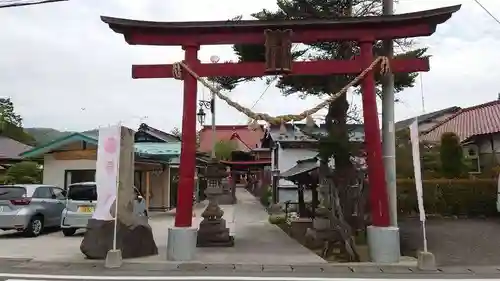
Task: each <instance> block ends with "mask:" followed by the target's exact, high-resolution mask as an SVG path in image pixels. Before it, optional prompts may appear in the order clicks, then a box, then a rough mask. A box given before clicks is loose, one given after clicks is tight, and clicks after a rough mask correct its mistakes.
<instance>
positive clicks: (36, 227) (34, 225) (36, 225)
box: [24, 216, 43, 237]
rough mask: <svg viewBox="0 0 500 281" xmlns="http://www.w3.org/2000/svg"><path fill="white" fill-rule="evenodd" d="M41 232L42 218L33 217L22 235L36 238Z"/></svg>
mask: <svg viewBox="0 0 500 281" xmlns="http://www.w3.org/2000/svg"><path fill="white" fill-rule="evenodd" d="M42 232H43V217H42V216H34V217H32V218H31V220H30V223H29V224H28V227H26V229H25V230H24V234H25V235H26V236H29V237H37V236H38V235H40V234H41V233H42Z"/></svg>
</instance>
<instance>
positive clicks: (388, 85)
mask: <svg viewBox="0 0 500 281" xmlns="http://www.w3.org/2000/svg"><path fill="white" fill-rule="evenodd" d="M393 10H394V0H383V13H384V15H392V14H393ZM383 44H384V51H385V55H386V56H387V57H388V58H389V59H392V57H393V55H394V45H393V41H392V39H391V40H385V41H384V42H383ZM382 144H383V147H382V154H383V157H384V166H385V179H386V185H387V194H388V196H389V198H388V199H389V200H388V201H389V213H390V221H391V226H394V227H397V225H398V208H397V190H396V136H395V128H394V75H393V74H392V73H388V75H386V76H385V77H384V78H383V79H382Z"/></svg>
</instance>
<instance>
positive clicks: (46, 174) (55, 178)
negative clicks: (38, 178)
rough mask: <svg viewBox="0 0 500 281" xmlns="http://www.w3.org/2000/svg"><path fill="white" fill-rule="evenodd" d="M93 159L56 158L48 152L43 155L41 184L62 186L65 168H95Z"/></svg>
mask: <svg viewBox="0 0 500 281" xmlns="http://www.w3.org/2000/svg"><path fill="white" fill-rule="evenodd" d="M95 163H96V161H95V160H85V159H80V160H56V159H54V157H53V156H52V155H50V154H46V155H45V156H44V162H43V184H50V185H55V186H59V187H61V188H64V175H65V171H66V170H95V167H96V165H95Z"/></svg>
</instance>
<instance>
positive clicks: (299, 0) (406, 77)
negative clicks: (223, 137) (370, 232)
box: [212, 0, 426, 260]
mask: <svg viewBox="0 0 500 281" xmlns="http://www.w3.org/2000/svg"><path fill="white" fill-rule="evenodd" d="M381 4H382V1H381V0H277V5H278V7H279V9H278V10H276V11H269V10H266V9H263V10H261V11H260V12H257V13H254V14H252V17H254V18H255V19H258V20H263V21H265V20H278V19H280V20H288V19H320V18H324V19H338V18H342V17H349V16H372V15H380V14H381V13H382V5H381ZM298 46H299V47H297V46H295V47H294V49H293V52H292V55H293V57H294V59H298V60H300V59H304V58H307V59H313V60H324V59H334V60H346V59H350V58H352V57H353V56H355V55H357V54H358V53H359V48H358V46H357V44H356V43H355V42H320V43H315V44H309V45H303V44H302V45H298ZM396 46H401V47H405V48H408V47H411V41H408V40H402V41H396ZM233 49H234V51H235V53H236V55H237V56H238V59H239V61H245V62H249V61H253V62H256V61H259V62H263V61H264V60H265V48H264V46H261V45H234V46H233ZM425 52H426V49H425V48H423V49H415V50H412V51H408V52H403V53H397V54H396V57H419V58H420V57H423V56H424V55H425ZM374 53H375V56H378V55H383V49H382V42H376V43H375V46H374ZM355 76H356V75H324V76H312V75H287V76H279V77H275V78H274V79H268V80H267V82H268V83H271V82H274V81H276V87H277V88H278V89H280V90H281V91H282V93H283V95H285V96H289V95H293V94H299V95H300V96H301V97H304V96H317V97H326V96H331V95H334V94H335V93H337V92H338V91H339V90H340V89H341V88H343V87H344V86H345V85H346V84H348V83H349V82H350V81H352V80H353V79H354V78H355ZM416 76H417V74H416V73H396V74H395V77H394V78H395V91H396V92H400V91H402V90H403V89H405V88H408V87H412V86H413V85H414V82H415V78H416ZM376 79H377V82H378V83H377V85H378V86H377V93H378V94H379V95H380V94H381V90H380V79H381V77H380V76H378V75H376ZM212 80H213V81H215V82H217V83H218V84H219V85H220V86H221V87H222V88H223V89H226V90H232V89H234V88H235V87H236V86H237V85H238V84H240V83H241V82H245V81H251V80H254V79H253V78H245V77H243V78H231V77H215V78H213V79H212ZM356 91H359V89H356ZM348 109H349V103H348V101H347V98H346V95H343V96H341V97H340V98H338V99H337V100H335V101H334V102H332V103H331V104H330V105H329V106H328V112H327V115H326V117H325V123H326V127H327V128H326V129H327V131H328V136H327V137H326V138H322V139H321V140H320V149H319V153H320V160H321V168H320V172H321V174H322V177H323V178H325V177H329V179H330V180H329V184H327V185H329V187H325V184H326V182H328V181H321V183H322V185H323V187H322V188H323V189H324V188H328V189H329V191H330V192H334V193H335V195H337V194H338V200H337V202H341V204H342V208H341V209H342V210H340V212H342V211H343V214H342V215H339V214H338V212H339V210H332V209H334V207H333V205H334V203H333V200H332V201H331V202H330V203H331V204H330V207H329V208H330V211H331V213H332V215H333V216H336V218H334V219H335V220H336V221H337V222H338V221H339V219H338V218H339V217H343V218H345V219H344V220H343V221H342V220H341V221H340V222H339V223H337V225H338V227H340V228H342V229H343V231H342V232H345V233H348V236H351V237H352V235H353V231H351V230H350V229H354V230H355V229H356V228H357V227H358V226H357V225H355V223H353V221H354V220H353V216H352V215H353V213H354V212H353V210H354V206H353V204H354V203H353V202H352V194H350V191H349V188H348V187H349V185H350V183H352V180H353V177H355V176H356V173H355V169H354V167H353V164H352V163H351V155H352V151H351V149H352V147H351V145H350V143H349V132H348V127H347V120H348V116H347V115H348V114H347V112H348ZM332 157H333V158H334V160H335V171H333V172H331V171H330V169H329V168H328V166H327V163H328V162H329V160H330V159H331V158H332ZM320 190H321V187H320ZM329 197H330V198H332V197H331V196H329ZM345 222H349V224H350V226H349V225H348V226H346V224H345ZM346 228H347V229H346ZM349 228H350V229H349ZM342 235H343V234H342ZM344 240H345V241H344V243H345V244H346V251H347V252H348V255H349V259H350V260H356V259H358V256H357V254H356V253H355V249H354V247H353V246H352V245H349V244H352V242H353V241H352V239H347V238H346V239H344ZM348 240H349V241H348ZM329 251H330V250H325V255H328V252H329Z"/></svg>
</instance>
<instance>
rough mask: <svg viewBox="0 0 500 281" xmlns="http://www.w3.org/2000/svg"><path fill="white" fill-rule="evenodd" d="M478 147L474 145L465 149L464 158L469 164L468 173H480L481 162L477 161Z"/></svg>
mask: <svg viewBox="0 0 500 281" xmlns="http://www.w3.org/2000/svg"><path fill="white" fill-rule="evenodd" d="M478 150H479V149H478V147H477V146H475V145H472V146H469V147H467V150H466V151H467V154H466V158H467V160H468V161H469V163H470V171H469V173H472V174H475V173H481V162H480V161H479V153H478Z"/></svg>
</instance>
